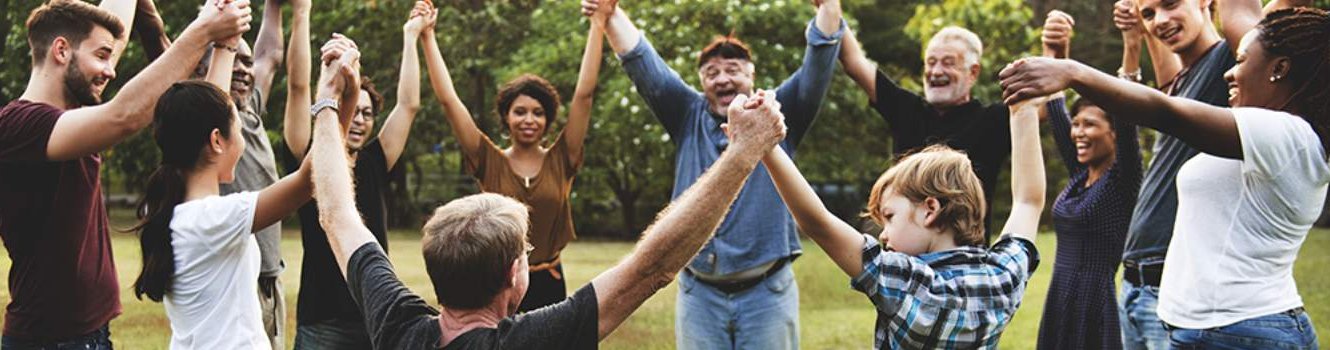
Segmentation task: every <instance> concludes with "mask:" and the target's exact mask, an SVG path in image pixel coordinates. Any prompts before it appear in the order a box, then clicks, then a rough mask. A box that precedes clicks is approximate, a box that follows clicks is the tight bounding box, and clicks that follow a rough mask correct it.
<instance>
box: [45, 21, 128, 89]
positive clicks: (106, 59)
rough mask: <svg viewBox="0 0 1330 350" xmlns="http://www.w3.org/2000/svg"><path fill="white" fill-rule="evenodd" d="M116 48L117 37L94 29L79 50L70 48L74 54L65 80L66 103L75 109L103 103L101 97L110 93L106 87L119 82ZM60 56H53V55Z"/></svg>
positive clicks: (103, 29)
mask: <svg viewBox="0 0 1330 350" xmlns="http://www.w3.org/2000/svg"><path fill="white" fill-rule="evenodd" d="M114 44H115V37H114V36H112V35H111V32H110V31H109V30H107V29H106V28H102V27H96V26H94V27H93V29H92V32H91V33H90V34H89V35H88V38H87V39H84V40H83V42H81V43H80V44H79V45H78V47H73V48H69V49H70V50H72V51H71V52H70V53H71V54H70V55H69V56H68V57H69V58H68V60H69V61H68V66H67V67H66V68H65V72H64V75H63V76H62V77H61V80H62V81H63V83H64V91H65V99H66V100H67V101H66V103H69V104H70V106H71V107H79V106H94V105H99V104H101V103H102V97H101V95H102V92H103V91H105V90H106V84H107V83H109V82H110V81H111V79H115V67H114V65H112V64H111V52H112V48H113V47H114V46H113V45H114ZM65 47H68V46H65ZM55 48H56V49H57V50H59V49H60V48H59V47H55ZM56 54H58V53H55V52H52V55H56Z"/></svg>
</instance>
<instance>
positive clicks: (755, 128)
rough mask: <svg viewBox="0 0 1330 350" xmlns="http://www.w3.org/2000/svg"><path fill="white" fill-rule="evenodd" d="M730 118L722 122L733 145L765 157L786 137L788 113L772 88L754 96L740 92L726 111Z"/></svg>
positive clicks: (743, 150)
mask: <svg viewBox="0 0 1330 350" xmlns="http://www.w3.org/2000/svg"><path fill="white" fill-rule="evenodd" d="M726 114H727V115H728V117H727V119H728V121H727V122H726V123H725V124H722V125H721V128H722V129H723V130H724V131H725V135H726V136H728V137H729V138H730V144H731V147H732V148H734V149H736V150H739V151H740V152H752V154H754V155H756V156H758V157H761V156H762V155H763V154H765V153H766V152H767V151H770V150H771V148H772V147H775V146H776V144H777V143H779V142H780V141H781V140H783V139H785V133H786V127H785V115H784V114H782V113H781V112H780V102H779V101H776V94H775V93H774V92H771V91H766V90H759V91H757V93H756V94H754V95H753V96H752V97H748V96H745V95H739V96H737V97H735V98H734V101H731V102H730V106H729V108H728V109H727V111H726Z"/></svg>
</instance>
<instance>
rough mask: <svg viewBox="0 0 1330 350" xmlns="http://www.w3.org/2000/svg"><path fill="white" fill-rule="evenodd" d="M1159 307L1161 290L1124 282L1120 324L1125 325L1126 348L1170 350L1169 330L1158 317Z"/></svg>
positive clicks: (1120, 298) (1120, 297) (1128, 349)
mask: <svg viewBox="0 0 1330 350" xmlns="http://www.w3.org/2000/svg"><path fill="white" fill-rule="evenodd" d="M1158 304H1159V287H1151V286H1137V285H1134V284H1132V283H1131V282H1127V281H1126V280H1123V281H1122V293H1118V322H1119V323H1121V324H1122V348H1123V349H1125V350H1163V349H1168V330H1165V329H1164V323H1163V322H1160V321H1159V316H1158V315H1156V314H1155V307H1156V305H1158Z"/></svg>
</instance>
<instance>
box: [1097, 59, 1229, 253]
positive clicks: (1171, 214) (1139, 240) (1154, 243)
mask: <svg viewBox="0 0 1330 350" xmlns="http://www.w3.org/2000/svg"><path fill="white" fill-rule="evenodd" d="M1234 63H1235V61H1234V58H1233V51H1232V50H1230V49H1229V46H1228V43H1227V42H1224V41H1220V42H1219V43H1218V44H1215V46H1214V47H1211V48H1210V51H1209V52H1206V54H1205V56H1204V57H1202V58H1201V59H1200V60H1199V61H1196V63H1195V64H1193V65H1192V66H1191V67H1188V68H1187V69H1186V71H1184V72H1183V73H1182V74H1181V75H1179V76H1178V77H1177V78H1175V79H1177V80H1176V81H1174V83H1173V84H1174V86H1173V88H1172V89H1171V91H1170V94H1171V95H1173V96H1176V97H1183V98H1189V99H1193V100H1196V101H1201V102H1205V103H1209V104H1211V105H1215V106H1220V107H1228V83H1227V82H1225V81H1224V72H1227V71H1228V69H1229V68H1231V67H1233V64H1234ZM1197 153H1198V152H1197V151H1196V149H1194V148H1191V146H1188V145H1187V144H1186V143H1185V142H1182V140H1179V139H1177V138H1175V137H1173V136H1169V135H1167V134H1162V133H1161V134H1159V139H1157V140H1155V145H1154V158H1153V159H1151V160H1150V168H1149V169H1147V170H1146V171H1145V178H1144V181H1143V182H1141V193H1140V195H1138V196H1137V197H1136V209H1135V210H1133V211H1132V219H1131V228H1129V229H1128V230H1127V245H1126V247H1125V250H1123V252H1122V260H1124V261H1132V262H1136V263H1151V262H1159V263H1162V262H1163V261H1164V254H1165V253H1167V252H1168V242H1169V241H1170V240H1172V238H1173V221H1174V219H1176V218H1177V214H1178V187H1177V181H1176V178H1177V176H1178V169H1181V168H1182V164H1184V163H1186V162H1187V161H1188V160H1190V159H1191V158H1192V157H1193V156H1195V155H1196V154H1197Z"/></svg>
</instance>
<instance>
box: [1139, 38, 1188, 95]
mask: <svg viewBox="0 0 1330 350" xmlns="http://www.w3.org/2000/svg"><path fill="white" fill-rule="evenodd" d="M1145 50H1146V51H1147V53H1148V54H1149V55H1150V66H1151V67H1154V70H1155V82H1156V83H1158V84H1159V87H1160V88H1163V87H1164V86H1165V85H1168V84H1171V83H1172V82H1173V79H1174V78H1176V77H1177V76H1178V73H1179V72H1181V71H1182V58H1180V57H1178V55H1177V54H1175V53H1173V51H1172V50H1170V49H1169V48H1168V46H1165V45H1164V43H1163V42H1162V41H1159V38H1157V37H1154V36H1152V35H1146V36H1145Z"/></svg>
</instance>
